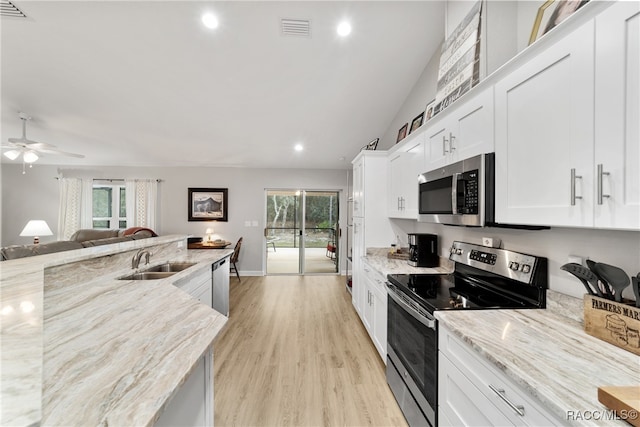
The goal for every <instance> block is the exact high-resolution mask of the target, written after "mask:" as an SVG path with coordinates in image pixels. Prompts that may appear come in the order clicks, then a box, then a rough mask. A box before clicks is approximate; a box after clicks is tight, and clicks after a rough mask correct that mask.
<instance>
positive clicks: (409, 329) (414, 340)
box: [387, 285, 438, 426]
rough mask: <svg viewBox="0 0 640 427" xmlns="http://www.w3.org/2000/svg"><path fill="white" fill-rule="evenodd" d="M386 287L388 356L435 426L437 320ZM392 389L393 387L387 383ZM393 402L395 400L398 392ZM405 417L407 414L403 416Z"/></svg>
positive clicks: (399, 293) (425, 414)
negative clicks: (387, 290)
mask: <svg viewBox="0 0 640 427" xmlns="http://www.w3.org/2000/svg"><path fill="white" fill-rule="evenodd" d="M394 288H395V286H393V285H391V286H389V292H388V295H389V297H388V305H387V310H388V326H387V354H388V358H389V361H391V362H392V364H393V366H391V367H390V366H387V371H389V369H393V368H395V369H396V370H397V373H398V375H399V376H400V378H402V379H403V381H404V383H405V384H406V387H407V388H408V390H409V391H410V392H411V395H412V396H413V398H414V399H415V402H416V403H417V405H418V406H419V408H420V409H421V411H422V412H423V414H424V416H425V417H426V419H427V420H428V421H429V423H430V424H431V425H432V426H435V425H436V408H437V402H436V396H437V391H438V384H437V378H438V373H437V368H438V359H437V357H438V345H437V343H438V341H437V339H438V335H437V330H436V324H437V322H436V320H435V319H434V318H433V317H432V316H431V315H430V314H429V313H426V312H425V311H424V310H423V309H422V308H419V306H418V305H417V304H416V303H415V302H413V301H410V300H409V298H408V297H407V296H405V295H404V294H403V293H402V291H399V290H397V289H394ZM390 385H391V386H392V389H393V385H392V384H391V383H390ZM394 394H396V399H397V398H398V395H397V393H396V392H395V390H394ZM405 415H406V414H405Z"/></svg>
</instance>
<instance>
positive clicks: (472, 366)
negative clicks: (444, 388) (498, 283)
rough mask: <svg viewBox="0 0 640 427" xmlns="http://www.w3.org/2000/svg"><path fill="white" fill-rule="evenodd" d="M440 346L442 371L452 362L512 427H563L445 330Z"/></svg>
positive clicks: (511, 382)
mask: <svg viewBox="0 0 640 427" xmlns="http://www.w3.org/2000/svg"><path fill="white" fill-rule="evenodd" d="M438 345H439V350H440V353H441V356H443V357H441V359H442V360H441V361H440V362H439V364H440V366H439V369H446V367H447V365H446V363H447V361H449V362H450V363H451V364H452V365H453V367H455V368H457V369H458V370H459V371H460V373H461V374H462V375H464V377H465V378H466V379H468V380H469V381H470V382H471V383H472V384H473V385H474V386H475V387H476V388H477V389H478V390H479V391H480V393H482V395H483V396H484V397H485V398H486V399H487V400H488V401H489V402H491V404H492V405H493V406H495V407H496V408H498V409H499V410H500V411H501V412H502V414H504V416H506V417H507V418H508V419H509V420H510V422H511V423H513V424H515V425H530V426H540V425H561V423H560V422H559V421H557V420H556V419H555V417H554V416H553V415H551V414H549V413H548V411H546V410H545V409H544V408H543V407H542V406H541V405H540V404H539V403H537V402H535V401H534V398H533V396H530V395H529V394H528V393H526V392H525V391H524V390H522V389H521V388H520V387H519V386H518V385H517V384H515V383H514V382H513V381H512V380H511V379H509V378H508V377H507V376H506V375H504V374H503V373H501V372H500V371H499V370H498V369H497V368H494V367H493V366H492V365H491V364H490V363H489V362H488V361H486V360H485V359H484V358H483V357H482V356H481V355H480V354H478V353H477V352H475V351H474V350H473V349H471V348H470V347H469V346H468V345H467V344H465V343H464V342H463V341H461V340H460V339H459V338H458V337H456V336H454V335H453V334H451V332H450V331H448V330H447V329H446V328H445V327H441V328H440V330H439V337H438ZM510 404H512V405H513V406H510ZM518 411H519V412H520V413H518Z"/></svg>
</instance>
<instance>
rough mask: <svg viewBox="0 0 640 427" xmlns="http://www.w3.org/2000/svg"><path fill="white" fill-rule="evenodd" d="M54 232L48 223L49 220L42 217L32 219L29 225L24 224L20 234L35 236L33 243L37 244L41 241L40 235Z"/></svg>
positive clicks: (50, 234)
mask: <svg viewBox="0 0 640 427" xmlns="http://www.w3.org/2000/svg"><path fill="white" fill-rule="evenodd" d="M52 235H53V233H52V232H51V229H50V228H49V226H48V225H47V222H46V221H44V220H42V219H32V220H30V221H29V222H28V223H27V225H25V226H24V228H23V229H22V232H21V233H20V236H29V237H31V236H33V244H34V245H37V244H38V243H40V238H39V236H52Z"/></svg>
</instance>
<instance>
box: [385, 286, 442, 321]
mask: <svg viewBox="0 0 640 427" xmlns="http://www.w3.org/2000/svg"><path fill="white" fill-rule="evenodd" d="M387 293H388V294H389V296H390V297H391V299H393V300H394V301H395V302H396V303H397V304H398V305H399V306H400V307H402V308H403V309H404V310H405V311H406V312H407V313H409V314H410V315H411V316H412V317H413V318H414V319H416V320H417V321H418V322H420V323H422V324H423V325H424V326H426V327H427V328H429V329H433V330H434V331H435V330H436V319H435V318H434V317H430V316H424V315H423V314H421V313H418V310H416V309H415V308H413V307H411V306H410V305H409V304H407V303H406V302H405V301H404V300H403V299H402V298H400V297H399V296H398V295H396V293H395V291H394V290H393V289H389V291H388V292H387Z"/></svg>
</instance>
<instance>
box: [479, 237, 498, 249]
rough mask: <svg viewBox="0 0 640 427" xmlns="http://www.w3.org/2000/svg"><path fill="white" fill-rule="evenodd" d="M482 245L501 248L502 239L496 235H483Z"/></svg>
mask: <svg viewBox="0 0 640 427" xmlns="http://www.w3.org/2000/svg"><path fill="white" fill-rule="evenodd" d="M482 246H486V247H488V248H499V247H500V239H498V238H495V237H483V238H482Z"/></svg>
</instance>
